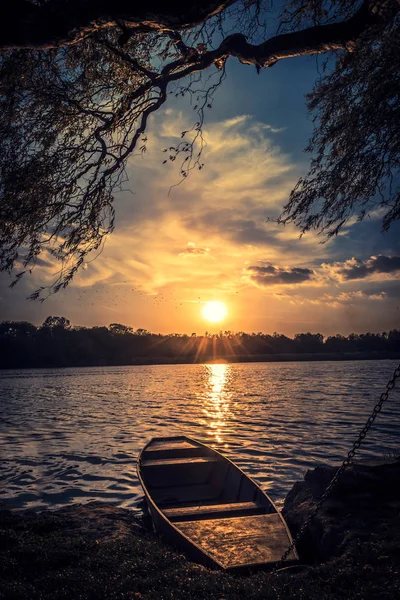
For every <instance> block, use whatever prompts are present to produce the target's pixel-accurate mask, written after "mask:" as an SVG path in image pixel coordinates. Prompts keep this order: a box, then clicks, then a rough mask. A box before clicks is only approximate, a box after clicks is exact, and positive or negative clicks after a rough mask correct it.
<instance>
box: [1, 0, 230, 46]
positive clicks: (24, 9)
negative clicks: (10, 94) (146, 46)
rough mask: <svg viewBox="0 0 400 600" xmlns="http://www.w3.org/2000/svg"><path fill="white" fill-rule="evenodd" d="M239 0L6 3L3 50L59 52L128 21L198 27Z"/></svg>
mask: <svg viewBox="0 0 400 600" xmlns="http://www.w3.org/2000/svg"><path fill="white" fill-rule="evenodd" d="M233 2H234V0H198V1H197V2H196V3H194V2H186V0H173V1H172V2H168V3H166V2H163V0H146V2H133V1H132V0H68V2H65V0H48V1H47V2H45V3H43V4H40V5H38V4H33V3H32V2H30V1H29V0H12V1H11V2H2V3H0V49H12V48H37V49H39V48H41V49H46V48H55V47H59V46H66V45H70V44H76V43H77V42H79V41H81V40H82V39H84V38H85V37H87V36H88V35H90V34H92V33H94V32H96V31H98V30H99V29H104V28H108V27H115V26H117V22H116V21H119V22H125V24H126V25H127V26H128V27H129V29H131V30H132V32H141V33H145V32H150V31H162V30H166V29H174V30H177V29H185V28H189V27H195V26H196V25H199V24H201V23H203V22H204V21H205V20H206V19H208V18H210V17H212V16H214V15H216V14H219V13H220V12H222V11H223V10H225V9H226V8H227V7H228V6H229V5H230V4H232V3H233Z"/></svg>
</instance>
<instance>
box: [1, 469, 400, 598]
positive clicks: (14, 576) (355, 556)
mask: <svg viewBox="0 0 400 600" xmlns="http://www.w3.org/2000/svg"><path fill="white" fill-rule="evenodd" d="M335 471H336V469H335V468H333V467H330V466H328V465H320V466H317V467H316V468H314V469H312V470H310V471H308V472H307V474H306V476H305V478H304V481H302V482H297V483H295V485H294V486H293V488H292V490H291V491H290V492H289V494H288V496H287V498H286V501H285V506H284V509H283V513H284V515H285V518H286V521H287V523H288V525H289V527H290V529H291V532H292V534H295V533H296V531H297V530H298V529H299V528H300V527H301V525H302V523H303V522H304V520H305V519H306V518H307V516H308V514H310V512H311V511H312V510H313V507H314V506H315V504H316V502H317V501H318V498H319V497H320V495H321V492H322V491H323V490H324V489H325V488H326V485H327V483H328V481H329V480H330V479H331V477H332V475H333V473H334V472H335ZM0 539H1V541H2V543H1V544H0V598H4V599H7V600H65V598H79V599H80V600H93V599H96V600H103V599H104V600H106V599H107V600H109V599H110V598H113V599H114V600H154V599H155V598H158V599H159V600H172V599H175V600H222V599H224V600H241V599H242V598H246V599H247V600H279V599H280V600H321V599H322V598H323V599H324V600H330V599H332V600H333V599H335V600H336V599H337V600H339V599H340V600H341V599H342V598H346V600H353V599H354V600H356V599H359V598H368V599H371V600H378V599H379V600H393V598H396V597H399V595H400V575H399V573H400V553H399V539H400V461H398V460H394V461H378V463H377V464H367V463H363V462H362V461H360V463H358V464H357V463H356V464H355V465H353V466H352V467H350V468H349V469H348V470H347V471H346V472H345V474H344V476H343V477H342V478H341V480H340V483H339V485H338V486H337V488H335V491H334V493H333V494H332V496H330V498H329V499H328V500H327V501H326V502H325V503H324V505H323V508H322V509H321V511H320V512H319V514H318V516H317V517H316V518H315V519H314V521H313V522H312V525H311V527H310V528H309V530H308V532H307V534H306V535H305V536H304V537H303V538H302V543H301V545H298V546H297V549H298V550H299V552H300V559H301V560H300V565H299V567H296V568H295V569H287V570H285V569H283V570H282V571H279V572H278V573H277V574H276V575H273V574H271V572H268V571H258V572H249V573H246V574H231V573H227V572H224V571H213V570H210V569H208V568H206V567H204V566H202V565H199V564H197V563H193V562H190V561H189V560H187V559H186V558H185V556H184V555H183V554H182V552H181V551H179V550H177V549H174V548H173V547H172V546H170V545H169V544H167V543H166V542H165V541H164V540H162V539H160V538H158V537H156V536H155V535H154V534H153V533H152V532H151V531H150V530H149V528H146V527H145V525H144V522H143V520H140V519H138V518H137V517H136V516H134V515H133V514H132V511H130V510H128V509H122V508H117V507H115V506H113V505H110V504H106V503H102V502H90V503H87V504H71V505H69V506H66V507H64V508H62V509H59V510H56V511H48V510H47V511H46V510H45V511H42V512H38V511H32V510H27V511H25V513H24V514H23V515H21V514H16V513H15V512H14V511H9V510H4V509H1V507H0Z"/></svg>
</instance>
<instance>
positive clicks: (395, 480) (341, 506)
mask: <svg viewBox="0 0 400 600" xmlns="http://www.w3.org/2000/svg"><path fill="white" fill-rule="evenodd" d="M336 471H337V468H335V467H331V466H328V465H320V466H317V467H316V468H315V469H313V470H310V471H307V473H306V475H305V478H304V481H303V482H297V483H296V484H295V485H294V486H293V488H292V490H291V491H290V492H289V494H288V496H287V498H286V500H285V504H284V508H283V514H284V516H285V519H286V521H287V523H288V525H289V528H290V530H291V532H292V534H293V535H296V533H297V532H298V531H299V529H300V527H301V525H302V524H303V523H304V521H305V520H306V518H307V517H308V515H309V514H310V513H311V512H312V510H313V509H314V507H315V505H316V503H317V502H318V500H319V498H320V497H321V496H322V494H323V492H324V490H325V489H326V487H327V485H328V484H329V482H330V481H331V479H332V477H333V476H334V475H335V473H336ZM399 515H400V460H387V461H359V462H356V463H355V464H353V465H351V466H350V467H348V469H347V470H345V471H344V473H343V474H342V476H341V478H340V480H339V482H338V484H337V485H336V487H335V488H334V490H333V491H332V494H331V496H330V497H329V498H328V500H326V502H325V503H324V504H323V506H322V508H321V509H320V511H319V512H318V514H317V516H316V517H315V518H314V519H313V521H312V522H311V524H310V526H309V528H308V530H307V531H306V532H305V533H304V535H303V536H302V538H301V540H300V541H299V542H298V544H297V549H298V551H299V553H300V555H301V558H302V560H303V561H308V562H321V561H326V560H328V559H329V558H331V557H334V556H339V555H341V556H343V555H344V554H349V555H352V554H353V555H354V553H359V552H360V545H362V542H363V540H368V541H371V540H372V539H373V537H374V536H380V537H381V538H382V539H383V538H384V537H385V536H387V534H388V532H390V530H391V528H392V529H393V531H392V533H393V534H395V535H397V536H399V537H400V522H399Z"/></svg>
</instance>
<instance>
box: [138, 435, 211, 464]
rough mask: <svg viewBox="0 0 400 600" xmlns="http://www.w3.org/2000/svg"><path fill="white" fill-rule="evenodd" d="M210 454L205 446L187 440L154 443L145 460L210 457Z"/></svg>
mask: <svg viewBox="0 0 400 600" xmlns="http://www.w3.org/2000/svg"><path fill="white" fill-rule="evenodd" d="M209 454H210V452H209V451H208V449H206V448H204V447H203V446H198V445H196V444H192V443H191V442H188V441H185V440H179V439H178V440H170V441H159V442H152V443H151V444H150V446H147V448H146V449H145V450H144V452H143V458H146V459H147V458H148V459H150V460H153V459H157V458H164V457H171V458H174V457H175V458H179V457H182V458H183V457H189V456H208V455H209Z"/></svg>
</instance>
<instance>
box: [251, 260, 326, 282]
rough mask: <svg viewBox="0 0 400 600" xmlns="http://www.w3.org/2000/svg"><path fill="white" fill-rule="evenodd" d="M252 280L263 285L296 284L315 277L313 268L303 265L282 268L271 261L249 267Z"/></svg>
mask: <svg viewBox="0 0 400 600" xmlns="http://www.w3.org/2000/svg"><path fill="white" fill-rule="evenodd" d="M247 271H248V273H249V277H250V279H251V281H253V282H254V283H255V284H257V285H259V286H263V287H267V286H269V285H276V284H286V285H294V284H298V283H304V282H305V281H309V280H310V279H313V277H314V271H313V270H312V269H303V268H301V267H293V268H282V267H275V266H274V265H272V264H271V263H262V264H261V265H254V266H251V267H248V268H247Z"/></svg>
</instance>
